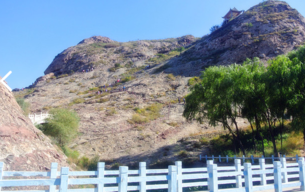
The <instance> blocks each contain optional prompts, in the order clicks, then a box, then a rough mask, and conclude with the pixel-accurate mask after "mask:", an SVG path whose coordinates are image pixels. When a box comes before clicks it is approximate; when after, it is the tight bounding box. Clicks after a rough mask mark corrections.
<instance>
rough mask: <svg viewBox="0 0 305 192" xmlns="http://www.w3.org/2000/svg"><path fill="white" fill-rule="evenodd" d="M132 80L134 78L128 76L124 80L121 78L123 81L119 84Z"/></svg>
mask: <svg viewBox="0 0 305 192" xmlns="http://www.w3.org/2000/svg"><path fill="white" fill-rule="evenodd" d="M133 79H135V77H134V76H130V75H128V76H127V77H125V78H123V79H122V80H121V83H126V82H128V81H131V80H133Z"/></svg>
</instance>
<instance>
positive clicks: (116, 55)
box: [44, 35, 196, 75]
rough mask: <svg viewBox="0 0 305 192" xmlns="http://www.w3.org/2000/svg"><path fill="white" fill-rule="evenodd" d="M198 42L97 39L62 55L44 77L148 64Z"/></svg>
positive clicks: (90, 39) (192, 38) (83, 42)
mask: <svg viewBox="0 0 305 192" xmlns="http://www.w3.org/2000/svg"><path fill="white" fill-rule="evenodd" d="M195 40H196V38H195V37H193V36H191V35H187V36H183V37H179V38H172V39H164V40H152V41H148V40H142V41H131V42H125V43H119V42H116V41H113V40H111V39H109V38H108V37H101V36H94V37H91V38H88V39H84V40H82V41H81V42H80V43H79V44H78V45H76V46H73V47H69V48H68V49H66V50H64V51H63V52H62V53H60V54H58V55H57V56H56V57H55V58H54V60H53V62H52V63H51V64H50V65H49V67H48V68H47V69H46V70H45V72H44V73H45V74H48V73H54V74H55V75H61V74H71V73H73V72H81V71H82V70H87V69H91V68H92V67H94V68H96V67H99V68H101V69H107V68H109V67H113V66H114V65H115V64H116V63H120V64H121V65H122V66H123V65H125V64H127V63H129V62H144V61H146V60H148V59H150V58H153V57H155V56H156V54H158V53H162V54H164V53H168V52H170V51H172V50H174V49H176V48H178V47H181V46H189V45H191V44H192V43H193V42H194V41H195Z"/></svg>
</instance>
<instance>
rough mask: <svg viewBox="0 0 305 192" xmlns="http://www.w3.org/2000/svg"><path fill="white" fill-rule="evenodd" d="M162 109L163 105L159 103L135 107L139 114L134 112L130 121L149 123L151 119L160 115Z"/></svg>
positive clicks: (132, 122)
mask: <svg viewBox="0 0 305 192" xmlns="http://www.w3.org/2000/svg"><path fill="white" fill-rule="evenodd" d="M161 109H162V105H161V104H159V103H155V104H152V105H150V106H147V107H146V108H142V109H140V108H135V109H134V110H135V111H136V113H137V114H134V115H133V116H132V118H131V119H130V120H128V122H129V123H131V124H134V123H139V124H142V123H147V122H149V121H151V120H155V119H157V118H159V117H160V110H161Z"/></svg>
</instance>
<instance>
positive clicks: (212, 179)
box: [207, 162, 218, 192]
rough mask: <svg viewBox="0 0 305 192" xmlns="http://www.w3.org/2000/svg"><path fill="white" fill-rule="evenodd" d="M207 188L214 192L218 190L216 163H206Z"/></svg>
mask: <svg viewBox="0 0 305 192" xmlns="http://www.w3.org/2000/svg"><path fill="white" fill-rule="evenodd" d="M207 167H208V174H209V178H208V188H209V192H216V191H218V183H217V182H218V177H217V165H215V164H213V162H210V163H209V164H208V165H207Z"/></svg>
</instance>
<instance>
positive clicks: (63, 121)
mask: <svg viewBox="0 0 305 192" xmlns="http://www.w3.org/2000/svg"><path fill="white" fill-rule="evenodd" d="M49 113H50V114H51V117H49V118H47V119H46V123H45V124H43V125H42V126H41V130H42V131H43V133H44V134H46V135H50V136H52V137H53V138H54V140H55V141H56V142H57V144H58V145H59V146H61V147H64V146H66V145H67V144H68V143H70V142H71V141H72V139H74V138H75V137H76V136H77V134H78V126H79V117H78V116H77V114H76V113H75V112H73V111H70V110H67V109H61V108H58V109H52V110H50V112H49Z"/></svg>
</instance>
